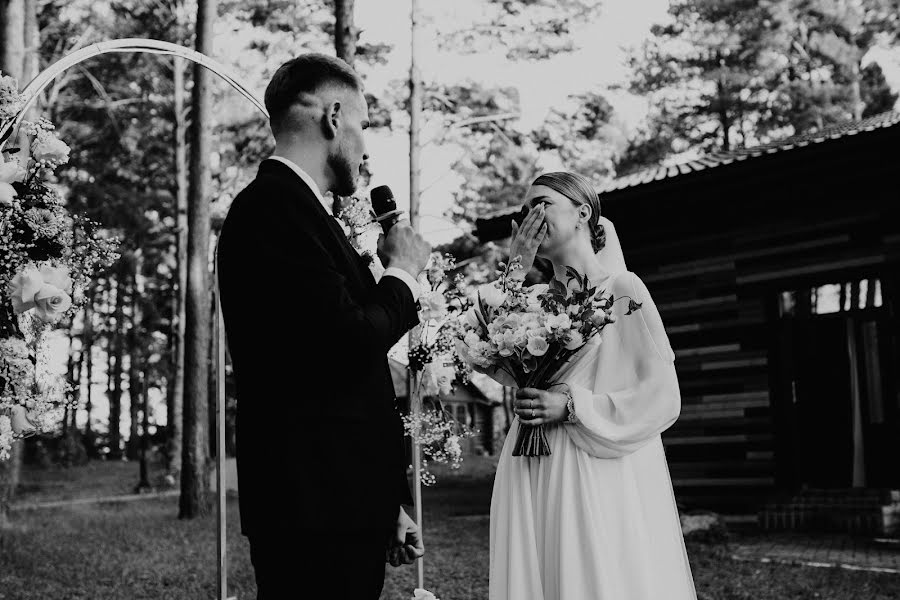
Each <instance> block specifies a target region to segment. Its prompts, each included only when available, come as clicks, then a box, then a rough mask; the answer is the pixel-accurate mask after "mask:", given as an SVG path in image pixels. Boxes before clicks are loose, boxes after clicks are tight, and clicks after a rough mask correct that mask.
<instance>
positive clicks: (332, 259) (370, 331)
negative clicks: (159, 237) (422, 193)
mask: <svg viewBox="0 0 900 600" xmlns="http://www.w3.org/2000/svg"><path fill="white" fill-rule="evenodd" d="M218 261H219V265H218V268H219V286H220V294H221V302H222V313H223V317H224V320H225V331H226V335H227V339H228V348H229V351H230V354H231V360H232V365H233V367H234V376H235V383H236V386H237V405H238V407H237V431H236V434H237V466H238V479H239V488H240V489H239V495H240V510H241V529H242V531H243V533H244V534H245V535H256V534H266V533H271V532H276V531H277V532H284V531H285V530H290V529H294V528H298V529H328V530H335V529H338V530H341V529H343V530H349V529H376V528H377V529H384V528H386V527H390V526H391V525H392V524H393V523H394V522H395V520H396V517H397V511H398V509H399V506H400V504H401V503H402V504H411V503H412V499H411V497H410V492H409V484H408V481H407V478H406V466H407V465H408V464H409V463H408V459H407V457H406V454H405V450H404V448H405V444H404V443H403V427H402V423H401V421H400V415H399V412H398V409H397V402H396V397H395V395H394V386H393V383H392V381H391V374H390V369H389V367H388V362H387V355H386V353H387V351H388V350H389V349H390V348H391V347H392V346H393V345H394V344H395V343H396V342H397V341H398V340H399V339H400V337H401V336H402V335H403V334H404V333H405V332H406V331H408V330H409V329H410V328H411V327H412V326H413V325H415V323H416V322H417V321H418V318H417V316H416V306H415V302H414V300H413V296H412V293H411V292H410V290H409V288H408V287H407V285H406V284H405V283H404V282H403V281H401V280H400V279H397V278H395V277H383V278H382V279H381V281H379V282H378V283H377V284H376V282H375V279H374V278H373V277H372V274H371V273H370V271H369V269H368V267H367V266H366V265H365V263H364V261H363V259H362V258H361V257H360V256H359V255H358V254H357V253H356V251H355V250H354V249H353V247H352V246H351V245H350V243H349V242H348V241H347V239H346V237H345V236H344V234H343V232H342V231H341V229H340V226H339V225H338V224H337V222H336V221H335V220H334V218H333V217H331V216H329V215H328V213H327V212H326V211H325V209H324V207H323V206H322V205H321V203H320V202H319V200H318V199H317V198H316V196H315V194H313V192H312V190H310V189H309V187H308V186H307V185H306V184H305V183H304V182H303V180H302V179H300V178H299V177H298V176H297V174H296V173H294V172H293V171H292V170H291V169H290V168H289V167H288V166H286V165H284V164H283V163H280V162H278V161H274V160H267V161H264V162H263V163H262V164H261V165H260V168H259V173H258V174H257V176H256V179H255V180H254V181H253V182H252V183H250V185H249V186H247V188H246V189H244V190H243V191H242V192H241V193H240V194H238V196H237V198H235V200H234V203H233V204H232V206H231V209H230V210H229V211H228V216H227V217H226V219H225V223H224V225H223V228H222V234H221V237H220V239H219V249H218Z"/></svg>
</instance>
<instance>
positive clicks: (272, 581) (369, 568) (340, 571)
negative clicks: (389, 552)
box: [249, 530, 391, 600]
mask: <svg viewBox="0 0 900 600" xmlns="http://www.w3.org/2000/svg"><path fill="white" fill-rule="evenodd" d="M390 536H391V532H390V531H378V530H360V531H322V530H308V531H301V532H299V533H297V532H296V530H294V533H293V534H290V535H289V534H288V532H283V533H278V534H268V535H252V536H250V538H249V540H250V561H251V562H252V563H253V569H254V571H255V572H256V588H257V600H294V599H297V600H302V599H306V598H310V599H316V600H319V599H325V598H342V599H347V600H351V599H352V600H378V597H379V596H380V595H381V590H382V588H383V587H384V569H385V560H384V559H385V546H386V545H387V542H388V540H389V539H390Z"/></svg>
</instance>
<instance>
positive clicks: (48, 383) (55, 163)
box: [0, 74, 117, 460]
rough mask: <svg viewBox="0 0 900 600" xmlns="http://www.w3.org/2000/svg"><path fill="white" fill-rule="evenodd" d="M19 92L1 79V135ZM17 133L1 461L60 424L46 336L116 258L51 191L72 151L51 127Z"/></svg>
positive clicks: (8, 233)
mask: <svg viewBox="0 0 900 600" xmlns="http://www.w3.org/2000/svg"><path fill="white" fill-rule="evenodd" d="M17 90H18V86H17V83H16V81H15V80H14V79H12V78H11V77H4V76H2V74H0V131H2V129H3V127H4V126H5V125H7V124H8V123H9V122H10V121H12V120H14V119H16V118H17V117H18V115H19V113H20V111H21V110H22V107H23V106H24V104H25V101H24V98H23V97H22V96H21V95H20V94H19V93H18V91H17ZM22 130H23V131H24V132H25V133H26V134H27V136H28V137H29V138H30V139H31V140H32V142H31V147H30V152H29V154H30V156H29V157H28V158H27V160H24V161H22V162H20V161H19V160H18V159H17V155H18V154H20V149H18V148H8V149H6V148H4V149H3V150H2V152H0V460H3V459H5V458H7V457H8V453H9V449H10V447H11V444H12V442H13V441H14V440H15V439H16V438H19V437H22V436H23V434H25V433H28V432H35V431H43V430H47V429H48V428H50V427H53V426H55V424H56V423H57V422H58V417H57V415H56V413H57V412H58V411H59V409H60V408H61V407H62V406H64V405H65V402H66V399H65V396H66V389H65V386H63V385H60V384H59V383H58V382H57V381H54V378H53V377H51V376H49V375H48V374H47V373H45V372H44V371H45V370H46V369H45V368H44V367H45V366H46V364H47V363H48V361H49V355H48V348H47V344H46V340H45V338H44V333H45V332H46V331H47V330H49V329H50V328H51V327H52V326H53V325H54V324H56V323H57V322H58V321H59V320H60V319H61V318H62V317H64V316H66V315H71V314H72V313H73V312H74V309H75V307H76V306H77V305H78V304H79V303H80V302H82V301H83V300H84V294H83V290H84V288H85V286H86V285H87V283H88V281H89V277H90V275H91V274H92V272H93V270H94V269H95V268H98V267H104V266H108V265H110V264H112V262H113V261H114V260H115V259H116V258H117V255H116V252H115V247H116V244H117V242H116V240H115V239H104V238H103V237H102V236H100V235H99V233H98V229H97V226H96V223H93V222H91V221H89V220H87V219H84V218H81V217H80V216H78V215H73V214H70V212H69V210H68V209H67V208H66V206H65V201H64V199H63V197H62V195H61V194H60V192H59V190H58V189H57V188H56V187H55V186H54V185H52V184H51V179H52V178H53V171H54V169H55V168H57V167H59V166H60V165H63V164H65V163H66V162H67V161H68V159H69V151H70V150H69V147H68V145H66V143H65V142H63V141H62V140H61V139H59V137H58V136H57V135H56V132H55V131H54V127H53V124H52V123H50V122H49V121H47V120H46V119H40V120H38V121H37V122H34V123H31V122H23V123H22ZM11 132H12V128H10V129H9V132H8V133H7V135H6V136H5V137H4V138H3V139H0V145H2V144H3V142H5V141H6V138H8V137H9V135H10V134H11Z"/></svg>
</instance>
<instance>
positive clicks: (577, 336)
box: [566, 331, 584, 350]
mask: <svg viewBox="0 0 900 600" xmlns="http://www.w3.org/2000/svg"><path fill="white" fill-rule="evenodd" d="M582 344H584V336H582V335H581V332H580V331H570V332H569V341H568V342H566V350H578V348H580V347H581V345H582Z"/></svg>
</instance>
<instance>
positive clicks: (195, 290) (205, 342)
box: [178, 0, 216, 519]
mask: <svg viewBox="0 0 900 600" xmlns="http://www.w3.org/2000/svg"><path fill="white" fill-rule="evenodd" d="M215 14H216V2H215V0H199V1H198V3H197V35H196V40H197V41H196V48H197V51H199V52H201V53H203V54H206V55H207V56H211V55H212V54H213V52H212V41H213V30H212V25H213V19H214V17H215ZM211 83H212V78H211V76H210V73H209V71H207V70H206V69H205V68H203V67H201V66H200V65H194V89H193V93H192V98H191V100H192V106H193V127H192V128H191V145H190V151H191V161H190V185H189V187H188V223H189V231H188V263H187V265H188V274H187V279H188V281H187V297H186V306H185V317H186V319H185V338H184V345H185V348H184V357H185V361H184V367H185V377H184V379H185V386H184V427H183V429H184V436H183V440H184V441H183V443H184V448H183V450H182V465H181V496H180V500H179V513H178V517H179V518H181V519H192V518H195V517H199V516H203V515H206V514H208V513H209V512H210V509H211V508H212V507H211V502H210V495H209V444H208V441H207V440H208V437H207V436H208V435H209V428H208V426H207V417H208V410H207V402H208V398H209V386H208V383H209V359H210V357H209V310H210V306H209V284H210V276H209V233H210V220H209V191H210V171H209V154H210V150H211V145H212V144H211V132H210V125H211V123H210V119H211V117H212V89H211V88H212V86H211Z"/></svg>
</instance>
